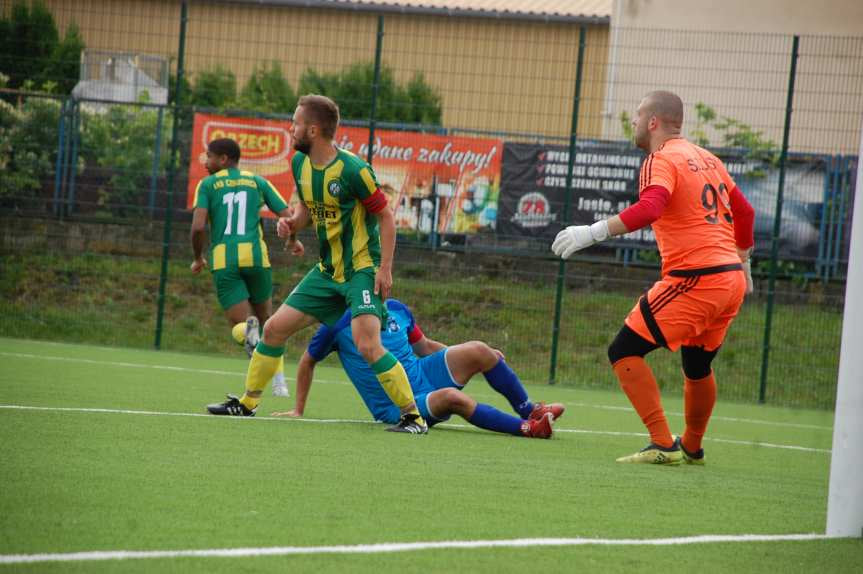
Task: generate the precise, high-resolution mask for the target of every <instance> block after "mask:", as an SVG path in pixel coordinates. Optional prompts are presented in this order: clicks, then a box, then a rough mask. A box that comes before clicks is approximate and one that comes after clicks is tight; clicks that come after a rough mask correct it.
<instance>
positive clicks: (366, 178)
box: [360, 167, 378, 195]
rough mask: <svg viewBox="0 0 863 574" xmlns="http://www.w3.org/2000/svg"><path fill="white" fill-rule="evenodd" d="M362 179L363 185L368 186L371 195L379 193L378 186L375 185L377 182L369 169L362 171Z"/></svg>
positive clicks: (365, 168)
mask: <svg viewBox="0 0 863 574" xmlns="http://www.w3.org/2000/svg"><path fill="white" fill-rule="evenodd" d="M360 177H361V178H363V183H364V184H366V188H367V189H368V190H369V195H371V194H372V193H374V192H375V191H377V189H378V186H377V185H375V180H374V178H373V177H372V173H371V172H370V171H369V168H367V167H364V168H363V169H361V170H360Z"/></svg>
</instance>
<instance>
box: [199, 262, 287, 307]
mask: <svg viewBox="0 0 863 574" xmlns="http://www.w3.org/2000/svg"><path fill="white" fill-rule="evenodd" d="M213 284H214V285H215V286H216V297H218V299H219V304H220V305H221V306H222V309H225V310H227V309H228V308H229V307H233V306H234V305H236V304H237V303H240V302H241V301H246V300H248V301H249V302H250V303H252V304H253V305H257V304H258V303H263V302H264V301H266V300H267V299H269V298H270V297H272V296H273V272H272V269H271V268H269V267H258V266H255V267H225V268H223V269H219V270H218V271H213Z"/></svg>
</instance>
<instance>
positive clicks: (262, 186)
mask: <svg viewBox="0 0 863 574" xmlns="http://www.w3.org/2000/svg"><path fill="white" fill-rule="evenodd" d="M194 205H195V207H196V208H197V207H202V208H204V209H206V210H207V216H208V217H209V220H210V269H212V270H213V271H219V270H220V269H225V268H227V267H269V266H270V258H269V254H268V252H267V244H266V243H265V242H264V229H263V226H262V225H261V215H260V211H261V208H262V207H264V205H266V206H267V207H269V208H270V210H271V211H273V213H278V212H280V211H281V210H283V209H285V208H286V207H287V204H285V200H284V199H282V196H281V195H279V192H278V191H276V188H275V187H273V184H271V183H270V182H269V181H267V180H266V179H264V178H263V177H261V176H259V175H255V174H254V173H252V172H250V171H241V170H240V169H237V168H235V167H232V168H229V169H223V170H222V171H219V172H217V173H214V174H213V175H210V176H208V177H205V178H204V179H202V180H201V181H200V182H199V183H198V187H197V188H196V189H195V202H194Z"/></svg>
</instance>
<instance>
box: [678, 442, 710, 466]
mask: <svg viewBox="0 0 863 574" xmlns="http://www.w3.org/2000/svg"><path fill="white" fill-rule="evenodd" d="M674 444H675V445H676V446H678V447H680V452H681V453H683V462H685V463H686V464H697V465H699V466H704V449H703V448H700V449H698V450H697V451H695V452H689V451H688V450H686V447H685V446H683V440H681V438H680V437H679V436H678V437H674Z"/></svg>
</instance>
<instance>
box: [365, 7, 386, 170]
mask: <svg viewBox="0 0 863 574" xmlns="http://www.w3.org/2000/svg"><path fill="white" fill-rule="evenodd" d="M383 48H384V15H383V14H380V15H378V37H377V41H376V42H375V83H374V84H372V109H371V113H370V114H369V149H368V153H366V161H367V162H369V165H371V163H372V158H374V155H375V153H374V143H375V118H376V116H377V113H378V93H379V92H380V87H381V52H382V51H383Z"/></svg>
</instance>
